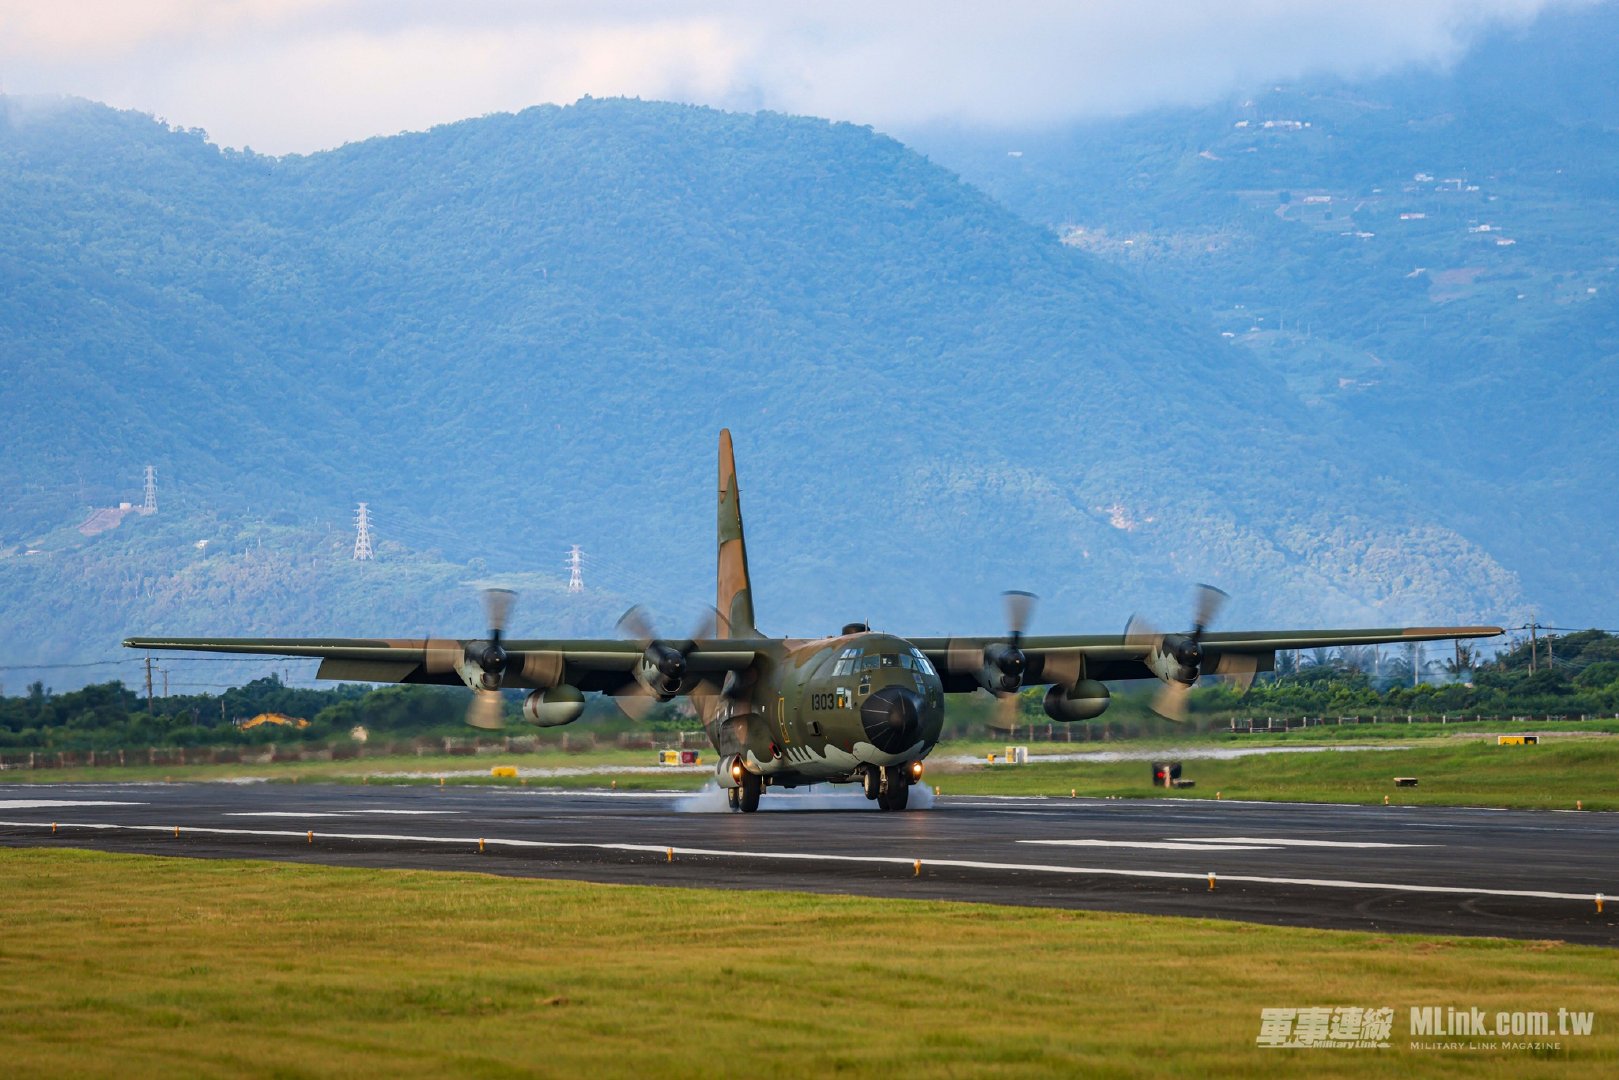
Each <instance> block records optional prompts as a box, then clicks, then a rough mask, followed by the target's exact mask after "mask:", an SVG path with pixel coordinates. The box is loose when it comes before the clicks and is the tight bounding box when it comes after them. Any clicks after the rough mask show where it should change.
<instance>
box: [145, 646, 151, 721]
mask: <svg viewBox="0 0 1619 1080" xmlns="http://www.w3.org/2000/svg"><path fill="white" fill-rule="evenodd" d="M146 711H147V712H151V711H152V654H151V653H147V654H146Z"/></svg>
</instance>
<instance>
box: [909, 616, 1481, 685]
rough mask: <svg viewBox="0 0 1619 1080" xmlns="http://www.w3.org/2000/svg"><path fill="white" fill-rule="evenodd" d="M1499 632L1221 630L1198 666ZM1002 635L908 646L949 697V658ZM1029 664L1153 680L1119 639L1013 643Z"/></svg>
mask: <svg viewBox="0 0 1619 1080" xmlns="http://www.w3.org/2000/svg"><path fill="white" fill-rule="evenodd" d="M1500 633H1502V630H1501V628H1500V627H1499V626H1412V627H1383V628H1375V629H1366V630H1224V631H1209V632H1206V633H1205V634H1204V635H1203V639H1202V647H1203V656H1204V660H1203V665H1202V670H1203V673H1204V674H1206V675H1218V674H1225V673H1227V672H1233V673H1234V672H1244V673H1249V674H1251V673H1253V672H1256V671H1273V670H1275V664H1276V654H1277V653H1278V652H1291V651H1292V650H1294V649H1335V648H1341V647H1344V646H1359V645H1393V644H1407V643H1410V642H1421V641H1451V640H1455V639H1460V638H1483V637H1495V636H1497V635H1498V634H1500ZM1006 640H1007V639H1006V638H1005V637H974V638H915V639H912V643H913V644H914V645H915V646H916V647H917V648H919V649H921V650H922V651H923V652H924V653H926V654H927V657H928V659H929V661H931V662H932V663H933V666H934V667H935V668H937V669H938V671H939V674H940V677H941V678H942V679H943V680H944V688H945V690H946V691H948V692H951V693H966V692H969V691H972V690H975V689H977V688H978V685H979V684H978V681H977V679H976V677H975V676H974V675H972V674H971V673H969V672H964V671H959V670H954V668H959V667H960V666H961V665H960V664H959V663H958V664H956V665H952V664H951V663H950V657H951V654H952V653H954V654H955V655H956V656H958V657H959V656H964V655H972V654H973V652H974V651H975V650H982V649H983V647H984V646H985V645H988V644H991V643H993V642H997V641H999V642H1004V641H1006ZM1019 648H1021V649H1022V650H1023V654H1024V655H1025V656H1026V657H1027V658H1028V670H1027V671H1026V673H1025V674H1024V677H1023V684H1024V685H1025V686H1036V685H1044V684H1047V683H1072V682H1074V681H1075V680H1077V679H1081V678H1088V679H1097V680H1099V681H1103V682H1107V681H1111V680H1118V679H1152V678H1157V677H1158V676H1157V673H1156V672H1154V671H1153V669H1152V668H1151V667H1150V666H1149V663H1148V661H1149V658H1150V654H1151V653H1152V650H1153V645H1152V643H1150V642H1143V641H1141V640H1139V639H1137V640H1132V639H1129V638H1126V637H1125V636H1124V635H1123V634H1090V635H1084V634H1073V635H1054V636H1042V635H1029V636H1026V637H1024V638H1023V639H1022V640H1021V641H1020V642H1019Z"/></svg>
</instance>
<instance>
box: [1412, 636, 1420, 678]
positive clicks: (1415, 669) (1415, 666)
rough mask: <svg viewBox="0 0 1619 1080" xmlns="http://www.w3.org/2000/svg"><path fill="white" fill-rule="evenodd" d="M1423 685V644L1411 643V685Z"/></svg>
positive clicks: (1418, 642)
mask: <svg viewBox="0 0 1619 1080" xmlns="http://www.w3.org/2000/svg"><path fill="white" fill-rule="evenodd" d="M1421 684H1422V642H1420V641H1413V642H1412V643H1411V685H1412V686H1420V685H1421Z"/></svg>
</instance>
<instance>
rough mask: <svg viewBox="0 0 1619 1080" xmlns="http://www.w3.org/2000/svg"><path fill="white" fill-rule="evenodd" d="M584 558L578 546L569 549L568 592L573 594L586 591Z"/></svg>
mask: <svg viewBox="0 0 1619 1080" xmlns="http://www.w3.org/2000/svg"><path fill="white" fill-rule="evenodd" d="M583 558H584V555H583V553H582V552H581V551H580V550H579V545H578V544H575V545H573V547H571V548H569V549H568V591H569V592H571V593H581V592H584V591H585V569H584V564H583V562H582V561H581V560H582V559H583Z"/></svg>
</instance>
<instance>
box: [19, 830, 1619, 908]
mask: <svg viewBox="0 0 1619 1080" xmlns="http://www.w3.org/2000/svg"><path fill="white" fill-rule="evenodd" d="M43 827H44V826H43V825H42V823H40V822H38V821H0V828H21V829H39V828H43ZM53 827H54V828H57V829H87V830H90V831H94V832H150V833H168V832H170V831H171V830H172V829H173V828H175V826H172V825H116V824H110V823H102V822H58V823H55V825H54V826H53ZM182 827H183V828H184V830H185V832H186V834H187V835H190V836H263V837H274V838H279V839H290V840H296V841H299V842H303V841H304V840H305V837H306V835H307V834H306V833H304V832H297V831H292V830H288V829H225V828H220V827H217V826H200V825H199V826H182ZM320 836H321V839H322V840H327V841H330V840H372V841H377V840H380V841H389V842H394V843H407V844H437V845H445V846H449V845H454V846H456V847H468V848H471V847H475V846H476V845H478V844H480V843H482V844H484V845H486V846H487V847H506V848H518V849H524V848H526V849H531V850H547V849H549V850H562V849H567V850H585V851H622V852H627V853H631V854H637V855H653V856H658V857H662V856H664V855H665V854H666V853H667V852H673V853H674V854H676V855H694V856H706V857H709V858H717V859H736V860H739V861H740V860H746V859H757V860H760V861H765V862H769V861H782V862H826V863H848V864H861V865H867V866H903V867H907V868H909V867H910V866H912V865H913V863H914V862H915V861H916V860H915V859H914V858H913V857H911V856H909V855H834V854H825V853H816V852H800V851H736V850H727V849H725V848H698V847H680V846H674V845H669V844H605V843H587V842H583V841H567V840H506V839H500V838H493V837H476V836H410V835H398V834H391V833H321V834H320ZM922 862H923V863H924V864H925V865H927V866H930V867H935V868H938V867H945V868H949V869H958V870H1002V871H1006V870H1011V871H1023V872H1028V873H1036V874H1067V875H1070V876H1089V877H1123V878H1150V879H1155V880H1163V881H1198V882H1201V881H1204V880H1206V879H1207V878H1208V875H1209V871H1208V870H1206V869H1205V870H1199V871H1183V870H1126V869H1121V868H1119V867H1109V866H1065V865H1062V864H1060V863H1059V864H1052V863H1003V862H984V861H980V860H975V859H927V858H924V859H923V860H922ZM1219 877H1220V880H1221V881H1224V882H1228V883H1231V882H1236V883H1240V884H1249V885H1303V886H1308V887H1312V888H1321V889H1356V890H1372V891H1377V892H1407V893H1427V894H1432V895H1440V896H1499V897H1506V898H1513V899H1530V900H1578V901H1581V902H1586V901H1589V900H1590V899H1591V896H1592V894H1591V893H1590V892H1577V893H1568V892H1552V891H1549V890H1538V889H1481V888H1470V887H1468V886H1465V885H1417V884H1412V883H1407V882H1392V881H1354V880H1349V879H1341V878H1287V877H1271V876H1266V875H1259V874H1225V873H1222V874H1220V875H1219ZM1604 891H1605V892H1607V893H1609V894H1610V895H1619V885H1616V886H1615V887H1613V888H1611V889H1606V890H1604Z"/></svg>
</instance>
